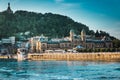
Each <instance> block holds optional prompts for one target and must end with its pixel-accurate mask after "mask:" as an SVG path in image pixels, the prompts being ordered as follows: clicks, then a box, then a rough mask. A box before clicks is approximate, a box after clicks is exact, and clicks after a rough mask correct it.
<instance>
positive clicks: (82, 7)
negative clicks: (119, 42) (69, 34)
mask: <svg viewBox="0 0 120 80" xmlns="http://www.w3.org/2000/svg"><path fill="white" fill-rule="evenodd" d="M8 2H10V3H11V9H12V10H13V11H14V12H15V11H16V10H27V11H34V12H39V13H46V12H52V13H57V14H61V15H66V16H69V17H71V18H72V19H73V20H74V21H77V22H81V23H83V24H86V25H87V26H89V28H90V29H92V30H94V31H96V30H103V31H106V32H108V33H110V35H112V36H115V37H117V38H119V39H120V0H0V11H4V10H6V8H7V4H8Z"/></svg>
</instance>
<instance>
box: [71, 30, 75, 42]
mask: <svg viewBox="0 0 120 80" xmlns="http://www.w3.org/2000/svg"><path fill="white" fill-rule="evenodd" d="M73 40H74V30H73V29H71V30H70V41H71V42H73Z"/></svg>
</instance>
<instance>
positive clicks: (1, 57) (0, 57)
mask: <svg viewBox="0 0 120 80" xmlns="http://www.w3.org/2000/svg"><path fill="white" fill-rule="evenodd" d="M8 58H9V57H8V56H0V59H8Z"/></svg>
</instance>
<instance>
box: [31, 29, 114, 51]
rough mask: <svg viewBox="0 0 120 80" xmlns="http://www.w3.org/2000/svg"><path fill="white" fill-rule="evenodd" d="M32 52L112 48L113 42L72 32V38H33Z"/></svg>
mask: <svg viewBox="0 0 120 80" xmlns="http://www.w3.org/2000/svg"><path fill="white" fill-rule="evenodd" d="M30 44H31V51H32V52H38V53H39V52H44V51H45V50H59V49H63V50H65V49H73V48H79V49H95V48H112V47H113V44H112V40H111V39H110V38H109V37H107V36H104V37H102V38H100V39H96V38H95V37H92V36H90V35H86V32H85V30H84V29H83V30H82V31H81V34H80V35H76V34H75V33H74V30H72V29H71V30H70V36H68V37H64V38H51V39H49V38H48V37H45V36H44V35H43V34H42V35H41V36H36V37H32V38H31V39H30Z"/></svg>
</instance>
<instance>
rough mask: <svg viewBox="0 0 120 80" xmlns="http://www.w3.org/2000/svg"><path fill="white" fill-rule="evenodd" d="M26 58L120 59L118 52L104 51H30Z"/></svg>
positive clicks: (67, 59)
mask: <svg viewBox="0 0 120 80" xmlns="http://www.w3.org/2000/svg"><path fill="white" fill-rule="evenodd" d="M28 60H56V61H58V60H60V61H120V52H104V53H101V52H100V53H42V54H40V53H32V54H30V53H29V54H28Z"/></svg>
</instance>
